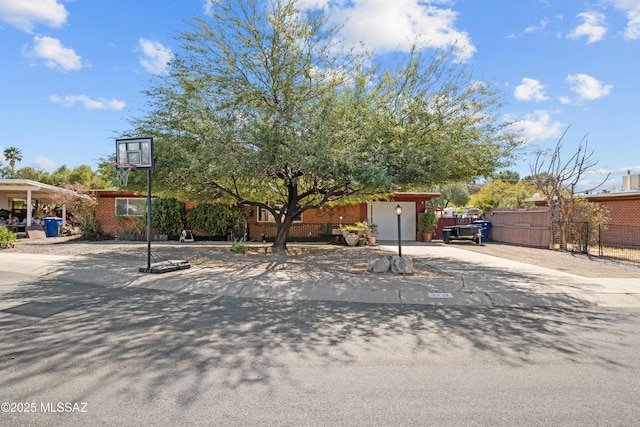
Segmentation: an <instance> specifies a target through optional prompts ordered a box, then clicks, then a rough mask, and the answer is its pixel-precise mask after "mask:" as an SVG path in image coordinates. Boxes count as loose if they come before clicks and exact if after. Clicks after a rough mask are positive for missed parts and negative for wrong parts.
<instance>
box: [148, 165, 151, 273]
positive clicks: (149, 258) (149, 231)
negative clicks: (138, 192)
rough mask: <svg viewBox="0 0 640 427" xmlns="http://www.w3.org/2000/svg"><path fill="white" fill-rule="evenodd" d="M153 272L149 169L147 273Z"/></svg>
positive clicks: (149, 177) (149, 178) (149, 175)
mask: <svg viewBox="0 0 640 427" xmlns="http://www.w3.org/2000/svg"><path fill="white" fill-rule="evenodd" d="M149 272H151V169H147V273H149Z"/></svg>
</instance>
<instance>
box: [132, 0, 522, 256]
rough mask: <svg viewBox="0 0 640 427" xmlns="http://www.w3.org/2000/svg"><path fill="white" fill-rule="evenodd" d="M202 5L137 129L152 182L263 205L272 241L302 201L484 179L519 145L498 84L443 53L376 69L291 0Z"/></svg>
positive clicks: (416, 55) (411, 56)
mask: <svg viewBox="0 0 640 427" xmlns="http://www.w3.org/2000/svg"><path fill="white" fill-rule="evenodd" d="M305 4H308V2H306V3H305ZM211 10H212V12H213V13H212V16H211V19H210V20H202V19H195V20H194V21H192V28H191V31H190V32H184V33H182V34H180V35H179V39H180V40H181V42H182V44H181V48H180V49H179V50H178V52H177V53H176V55H175V57H174V58H173V60H172V62H171V64H170V67H169V72H168V75H166V76H163V77H160V78H159V80H157V81H156V82H154V83H153V84H152V86H151V87H150V88H149V89H148V90H147V91H145V93H146V95H147V96H148V98H149V100H150V107H151V108H150V112H149V113H148V114H147V115H146V116H144V117H141V118H138V119H136V120H134V122H133V125H134V130H133V131H134V132H135V134H138V135H142V134H144V135H149V136H153V137H155V144H156V145H155V154H156V156H157V162H156V170H155V172H154V176H155V181H154V182H155V184H154V185H156V186H161V190H164V191H172V192H174V194H176V195H177V194H178V193H181V194H188V195H199V196H201V198H207V197H213V196H218V195H220V194H222V195H224V196H225V197H228V198H231V199H233V200H234V201H235V202H236V203H237V204H240V205H250V206H253V207H256V208H257V207H262V208H264V209H266V210H268V211H269V212H270V213H271V214H272V215H273V217H274V219H275V223H276V226H277V230H278V231H277V236H276V239H275V242H274V248H276V249H284V248H285V247H286V237H287V231H288V230H289V227H290V225H291V223H292V221H293V219H294V218H295V217H296V216H298V215H300V214H301V213H302V212H304V211H305V210H307V209H312V208H317V207H320V206H322V205H323V204H325V203H330V202H336V201H339V200H341V199H343V198H345V197H360V196H363V195H372V194H381V193H384V194H388V193H389V192H392V191H398V190H403V189H404V190H407V189H417V188H421V189H424V188H426V187H427V186H431V185H435V184H438V183H443V182H447V181H467V180H469V179H470V178H472V177H475V176H480V175H488V174H490V173H492V172H493V171H494V170H495V169H496V168H498V167H501V166H503V163H504V162H505V159H506V158H507V156H508V155H509V154H510V152H511V150H512V149H513V148H514V147H515V145H516V140H515V137H514V135H513V134H510V133H509V132H508V127H507V123H504V122H501V121H500V120H499V119H498V118H497V117H498V114H497V110H498V108H499V106H500V103H499V100H498V97H497V93H496V92H495V91H494V90H492V89H490V88H489V87H488V86H487V85H486V84H484V83H481V82H478V81H475V80H474V79H472V78H471V77H470V76H468V75H467V74H466V73H465V69H464V67H463V66H461V65H460V64H459V63H457V62H456V60H455V57H454V55H453V53H452V52H438V53H435V54H428V53H426V51H425V50H424V49H421V47H420V46H416V47H415V48H414V49H413V50H412V51H411V52H409V53H408V54H406V55H404V54H403V55H401V56H400V55H399V56H398V57H397V58H396V61H394V62H393V65H392V66H391V67H386V68H385V67H384V66H383V65H381V64H377V63H376V62H375V57H374V56H372V55H369V54H362V53H361V52H362V51H345V50H343V49H341V47H342V44H341V43H340V39H339V29H338V28H335V27H331V26H329V25H328V19H327V18H328V17H327V16H325V14H324V13H323V12H322V11H321V10H303V9H301V3H299V2H297V1H296V0H220V1H214V2H212V3H211Z"/></svg>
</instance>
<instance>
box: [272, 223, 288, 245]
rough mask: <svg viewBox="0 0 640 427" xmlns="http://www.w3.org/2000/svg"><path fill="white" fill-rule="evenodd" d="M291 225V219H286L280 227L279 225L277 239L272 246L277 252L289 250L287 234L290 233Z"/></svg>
mask: <svg viewBox="0 0 640 427" xmlns="http://www.w3.org/2000/svg"><path fill="white" fill-rule="evenodd" d="M290 227H291V221H286V220H285V221H284V222H283V223H282V224H280V227H278V231H277V233H276V239H275V240H274V242H273V245H272V246H271V247H272V248H273V250H274V251H275V252H279V251H286V250H287V234H289V228H290Z"/></svg>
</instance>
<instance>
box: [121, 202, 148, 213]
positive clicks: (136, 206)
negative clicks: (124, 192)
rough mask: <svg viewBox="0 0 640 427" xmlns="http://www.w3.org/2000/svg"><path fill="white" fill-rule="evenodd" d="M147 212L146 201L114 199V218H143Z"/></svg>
mask: <svg viewBox="0 0 640 427" xmlns="http://www.w3.org/2000/svg"><path fill="white" fill-rule="evenodd" d="M146 212H147V199H144V198H116V216H144V214H145V213H146Z"/></svg>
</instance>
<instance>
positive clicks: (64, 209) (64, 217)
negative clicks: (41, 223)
mask: <svg viewBox="0 0 640 427" xmlns="http://www.w3.org/2000/svg"><path fill="white" fill-rule="evenodd" d="M65 225H67V205H62V226H63V227H64V226H65Z"/></svg>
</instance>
